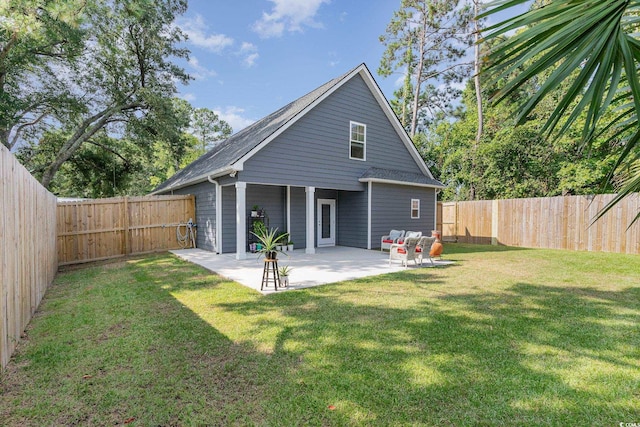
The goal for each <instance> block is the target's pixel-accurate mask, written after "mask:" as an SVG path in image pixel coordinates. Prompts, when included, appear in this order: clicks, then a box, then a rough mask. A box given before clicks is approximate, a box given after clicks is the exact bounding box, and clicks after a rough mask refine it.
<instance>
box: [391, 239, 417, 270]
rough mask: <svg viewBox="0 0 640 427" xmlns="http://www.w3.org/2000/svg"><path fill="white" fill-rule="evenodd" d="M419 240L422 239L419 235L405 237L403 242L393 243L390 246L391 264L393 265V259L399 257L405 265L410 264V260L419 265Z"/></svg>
mask: <svg viewBox="0 0 640 427" xmlns="http://www.w3.org/2000/svg"><path fill="white" fill-rule="evenodd" d="M418 240H420V238H419V237H405V239H404V241H403V242H402V243H392V244H391V248H389V266H391V261H393V260H396V259H399V260H400V261H401V262H402V265H404V266H405V267H408V266H409V261H413V263H414V264H415V265H418V255H417V252H416V246H417V244H418Z"/></svg>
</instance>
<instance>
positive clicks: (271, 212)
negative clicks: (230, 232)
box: [234, 184, 287, 233]
mask: <svg viewBox="0 0 640 427" xmlns="http://www.w3.org/2000/svg"><path fill="white" fill-rule="evenodd" d="M285 192H286V188H284V187H276V186H272V185H252V184H248V185H247V207H246V212H247V215H248V214H249V212H250V211H251V208H252V207H253V206H254V205H258V206H259V207H260V208H262V209H264V210H265V211H266V213H267V216H268V217H269V228H277V229H278V232H282V233H284V232H285V230H286V228H287V224H286V216H285V215H286V214H285V209H286V193H285ZM234 232H235V231H234Z"/></svg>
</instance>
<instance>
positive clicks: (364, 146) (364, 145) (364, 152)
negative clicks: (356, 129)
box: [349, 121, 367, 162]
mask: <svg viewBox="0 0 640 427" xmlns="http://www.w3.org/2000/svg"><path fill="white" fill-rule="evenodd" d="M354 125H356V126H362V127H363V129H364V141H357V140H354V139H353V138H352V133H351V129H352V127H353V126H354ZM354 143H355V144H362V158H359V157H352V156H351V145H352V144H354ZM349 158H350V159H351V160H360V161H361V162H364V161H366V160H367V125H365V124H364V123H359V122H354V121H350V122H349Z"/></svg>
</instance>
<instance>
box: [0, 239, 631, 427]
mask: <svg viewBox="0 0 640 427" xmlns="http://www.w3.org/2000/svg"><path fill="white" fill-rule="evenodd" d="M445 251H446V257H447V258H448V259H452V260H455V261H456V263H455V264H454V265H452V266H449V267H446V268H435V269H434V268H422V269H412V268H410V269H408V270H407V271H406V272H401V273H395V274H388V275H384V276H377V277H371V278H366V279H361V280H355V281H349V282H343V283H337V284H333V285H326V286H321V287H317V288H311V289H306V290H302V291H293V292H282V293H277V294H272V295H269V296H261V295H259V294H258V293H256V292H254V291H252V290H249V289H247V288H244V287H242V286H240V285H238V284H236V283H233V282H229V281H226V280H224V279H222V278H220V277H218V276H215V275H211V274H209V273H208V272H206V271H205V270H203V269H201V268H199V267H196V266H192V265H190V264H187V263H185V262H182V261H180V260H178V259H177V258H175V257H173V256H171V255H167V254H163V255H157V256H150V257H146V258H140V259H134V260H129V261H127V262H117V263H111V264H104V265H101V266H94V267H89V268H81V269H75V270H70V271H67V272H64V273H61V274H59V275H58V277H57V279H56V282H55V284H54V285H53V286H52V287H51V288H50V290H49V291H48V293H47V295H46V297H45V299H44V301H43V303H42V305H41V307H40V309H39V311H38V312H37V313H36V316H35V317H34V319H33V321H32V322H31V325H30V326H29V328H28V330H27V332H26V338H25V339H24V341H23V342H22V343H21V344H20V346H19V347H18V350H17V352H16V353H15V357H14V358H13V359H12V361H11V363H10V365H9V366H8V368H7V370H6V371H5V372H4V374H3V376H2V382H1V385H0V391H1V395H0V424H3V423H4V424H3V425H20V426H22V425H34V426H40V425H118V424H125V423H127V425H134V426H135V425H140V426H142V425H144V426H147V425H149V426H152V425H203V424H206V425H228V424H235V425H247V424H249V425H252V424H257V425H282V426H290V425H454V426H460V425H497V424H504V425H558V426H577V425H603V426H617V425H619V423H621V422H624V423H632V422H640V256H625V255H618V254H595V253H577V252H568V251H551V250H522V249H520V250H518V249H513V248H492V247H489V246H471V245H453V244H449V245H446V246H445ZM293 274H294V275H295V271H294V272H293ZM256 280H258V278H256Z"/></svg>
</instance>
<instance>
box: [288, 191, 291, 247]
mask: <svg viewBox="0 0 640 427" xmlns="http://www.w3.org/2000/svg"><path fill="white" fill-rule="evenodd" d="M287 233H289V240H291V186H290V185H287Z"/></svg>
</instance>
